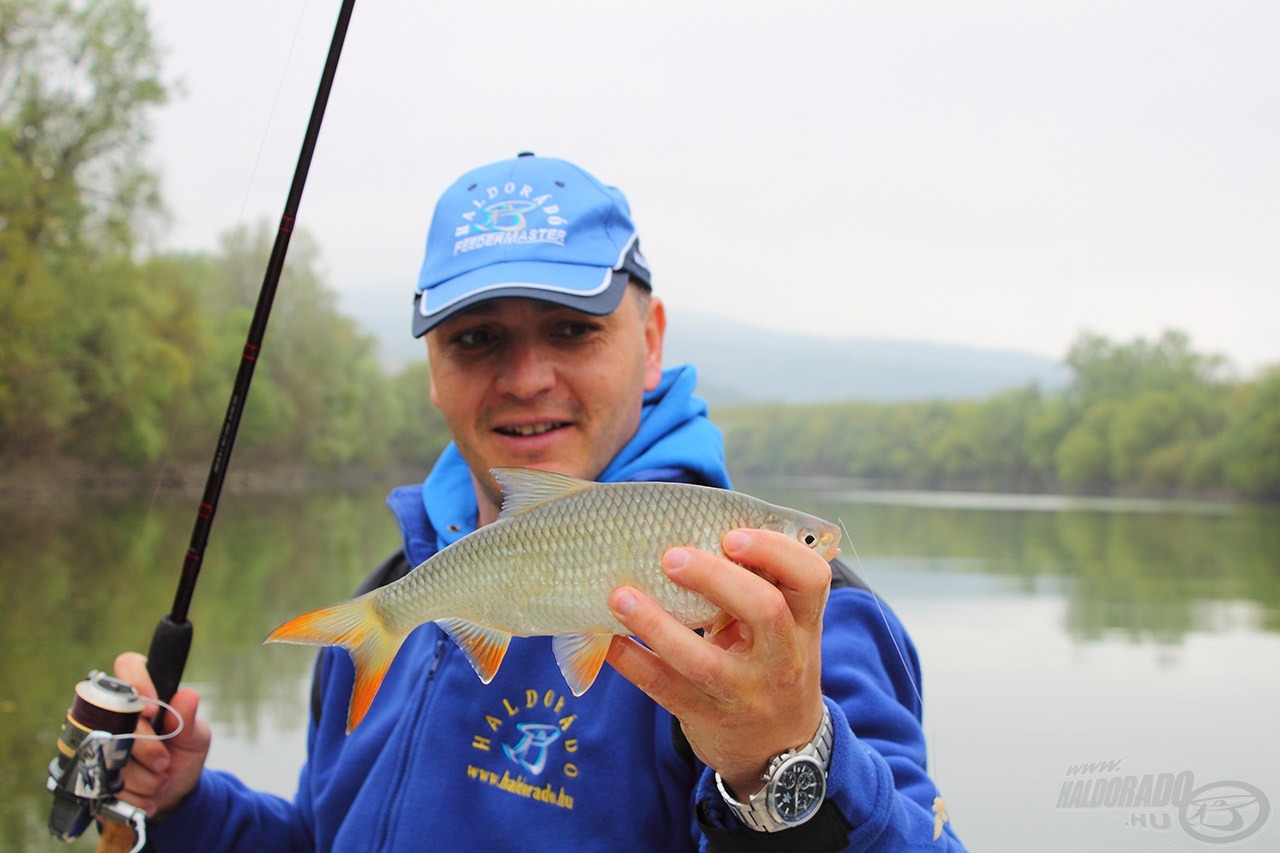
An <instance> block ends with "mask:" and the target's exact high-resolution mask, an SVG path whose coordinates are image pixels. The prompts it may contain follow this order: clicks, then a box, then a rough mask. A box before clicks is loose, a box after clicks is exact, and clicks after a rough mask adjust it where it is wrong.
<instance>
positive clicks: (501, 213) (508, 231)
mask: <svg viewBox="0 0 1280 853" xmlns="http://www.w3.org/2000/svg"><path fill="white" fill-rule="evenodd" d="M533 192H534V190H533V187H531V186H529V185H528V184H523V185H520V186H519V187H518V188H517V184H516V183H515V181H507V182H506V183H505V184H504V185H503V186H502V187H501V188H499V187H498V186H496V185H494V186H491V187H487V188H485V190H484V191H483V192H482V193H481V196H482V198H473V199H472V200H471V204H472V205H473V206H474V207H475V210H468V211H466V212H465V213H463V214H462V218H463V219H465V220H466V224H464V225H459V226H457V227H456V228H454V230H453V236H454V238H455V242H454V244H453V254H454V255H455V256H457V255H461V254H463V253H465V252H471V251H474V250H476V249H483V248H486V247H488V246H504V245H509V244H512V243H551V244H552V245H556V246H563V245H564V240H565V230H564V229H563V228H559V227H556V226H562V225H568V224H569V221H568V220H567V219H565V218H564V217H563V216H560V215H559V213H560V206H559V205H558V204H551V203H550V202H551V200H552V194H551V193H543V194H542V195H539V196H534V194H533ZM531 219H540V220H542V221H541V222H539V223H536V225H535V227H530V220H531ZM473 232H479V233H473Z"/></svg>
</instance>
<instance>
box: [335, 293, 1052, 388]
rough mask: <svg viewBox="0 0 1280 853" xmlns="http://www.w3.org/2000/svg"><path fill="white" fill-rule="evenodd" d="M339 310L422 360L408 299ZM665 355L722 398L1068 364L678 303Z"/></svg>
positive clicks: (995, 383) (396, 355) (1013, 380)
mask: <svg viewBox="0 0 1280 853" xmlns="http://www.w3.org/2000/svg"><path fill="white" fill-rule="evenodd" d="M342 307H343V310H344V311H346V313H347V314H348V315H350V316H351V317H353V318H354V319H355V320H356V321H357V322H358V323H359V324H360V326H361V327H362V328H363V329H365V330H366V331H367V332H369V333H370V334H372V335H373V336H374V337H375V338H377V340H378V347H379V356H380V358H381V360H382V362H383V364H384V365H385V366H386V367H388V368H389V369H392V370H398V369H400V368H401V367H403V366H404V365H406V364H408V363H410V362H414V361H423V360H425V358H426V346H425V345H424V344H423V343H422V341H420V340H415V339H413V338H412V337H411V336H410V334H409V311H410V306H409V305H408V304H405V305H404V306H402V307H399V308H397V307H396V306H394V305H391V304H389V301H388V300H368V301H365V302H364V303H359V302H356V301H354V300H343V305H342ZM664 355H665V362H666V364H668V365H673V364H682V363H684V362H692V363H693V364H695V365H697V367H698V387H699V393H700V394H701V395H702V396H704V397H706V398H707V400H708V401H710V402H712V403H714V404H716V405H720V406H726V405H735V404H740V403H755V402H784V403H814V402H824V401H835V400H878V401H889V400H916V399H926V398H943V399H952V400H954V399H966V398H968V399H978V398H982V397H987V396H989V395H991V394H993V393H995V392H998V391H1003V390H1006V389H1009V388H1018V387H1023V386H1026V385H1029V384H1031V383H1038V384H1039V385H1040V386H1041V387H1042V388H1045V389H1046V390H1047V389H1055V388H1061V387H1063V386H1064V385H1066V384H1067V381H1068V379H1069V376H1068V373H1067V370H1066V368H1065V367H1063V366H1062V365H1060V364H1058V363H1057V362H1054V361H1053V360H1051V359H1048V358H1044V357H1043V356H1038V355H1032V354H1030V353H1025V352H1017V351H1013V350H995V349H981V348H978V347H965V346H954V345H949V344H934V343H923V342H920V341H899V340H887V339H878V338H829V337H818V336H816V335H802V334H795V333H787V332H774V331H769V330H767V329H762V328H759V327H755V326H750V325H747V324H744V323H737V322H734V321H732V320H726V319H724V318H722V317H710V316H707V315H698V314H689V313H683V314H681V315H680V316H679V317H672V318H671V320H670V324H669V326H668V328H667V341H666V352H665V354H664Z"/></svg>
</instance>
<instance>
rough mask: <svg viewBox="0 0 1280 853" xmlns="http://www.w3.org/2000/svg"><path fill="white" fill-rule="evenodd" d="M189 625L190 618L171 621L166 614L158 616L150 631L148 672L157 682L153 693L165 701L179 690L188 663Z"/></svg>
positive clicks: (190, 627)
mask: <svg viewBox="0 0 1280 853" xmlns="http://www.w3.org/2000/svg"><path fill="white" fill-rule="evenodd" d="M191 633H192V625H191V623H190V622H189V621H186V622H174V621H173V620H172V619H170V618H169V614H167V613H166V614H165V615H164V616H161V617H160V622H159V624H157V625H156V632H155V633H154V634H152V635H151V650H150V651H149V652H147V672H149V673H150V674H151V683H152V684H154V685H155V686H156V695H157V696H159V697H160V699H161V700H163V701H165V702H168V701H169V700H170V699H172V698H173V694H174V693H176V692H178V682H180V681H182V670H183V669H184V668H186V665H187V653H188V652H190V651H191Z"/></svg>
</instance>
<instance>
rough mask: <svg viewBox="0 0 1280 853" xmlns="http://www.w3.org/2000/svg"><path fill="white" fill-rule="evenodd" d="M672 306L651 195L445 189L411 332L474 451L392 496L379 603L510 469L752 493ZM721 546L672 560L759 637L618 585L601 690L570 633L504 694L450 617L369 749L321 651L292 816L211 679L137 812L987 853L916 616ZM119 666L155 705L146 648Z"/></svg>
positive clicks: (481, 834)
mask: <svg viewBox="0 0 1280 853" xmlns="http://www.w3.org/2000/svg"><path fill="white" fill-rule="evenodd" d="M651 290H652V282H651V278H650V273H649V267H648V264H647V262H646V261H645V259H644V257H643V256H642V255H641V254H640V249H639V242H638V239H637V235H636V229H635V226H634V225H633V223H632V220H631V212H630V209H629V207H628V205H627V201H626V199H625V198H624V197H623V195H622V193H621V192H620V191H618V190H617V189H615V188H613V187H608V186H605V185H604V184H602V183H600V182H599V181H598V180H596V179H595V178H594V177H592V176H591V175H590V174H588V173H586V172H585V171H583V170H582V169H580V168H578V167H577V166H574V165H573V164H571V163H567V162H565V161H562V160H555V159H550V158H541V157H534V156H532V155H520V156H519V157H517V158H515V159H512V160H507V161H502V162H499V163H494V164H491V165H488V166H484V167H481V168H479V169H476V170H474V171H471V172H468V173H467V174H465V175H463V176H462V177H461V178H460V179H459V180H458V181H457V182H455V183H454V184H453V185H452V186H451V187H449V189H448V190H446V191H445V193H444V195H443V196H442V197H441V199H440V201H439V202H438V204H437V205H436V209H435V215H434V217H433V219H432V223H431V228H430V231H429V234H428V238H427V250H426V257H425V259H424V262H423V267H422V272H421V275H420V277H419V281H418V288H417V295H416V297H415V300H414V317H413V331H414V334H415V335H417V336H425V337H426V341H427V349H428V353H429V356H430V362H431V389H430V393H431V399H432V402H433V403H434V404H435V405H436V406H437V407H438V408H439V409H440V411H441V412H442V413H443V415H444V418H445V421H446V423H447V424H448V427H449V430H450V432H451V434H452V437H453V442H452V443H451V444H450V445H449V447H448V448H446V450H445V451H444V452H443V453H442V454H441V456H440V458H439V459H438V460H437V462H436V464H435V466H434V467H433V469H432V471H431V472H430V474H429V476H428V477H427V478H426V481H425V482H424V483H422V484H421V485H414V486H408V487H403V488H400V489H397V490H395V491H394V492H393V493H392V494H391V496H390V498H389V499H388V503H389V504H390V506H391V509H392V511H393V513H394V514H395V516H396V519H397V521H398V522H399V525H400V529H401V531H402V533H403V534H404V548H403V551H402V552H399V553H397V554H395V555H393V557H392V558H391V559H389V560H388V561H387V562H386V563H385V564H384V565H383V566H381V567H379V568H378V570H377V571H375V572H374V574H373V575H371V576H370V578H369V579H368V581H367V582H366V584H365V588H366V589H367V588H373V587H375V586H379V585H382V584H386V583H389V582H390V581H392V580H395V579H396V578H398V577H401V576H403V575H404V574H405V573H407V572H408V571H409V569H410V568H411V567H412V566H415V565H418V564H419V563H421V562H422V561H424V560H426V559H427V558H428V557H430V556H431V555H432V554H434V553H435V552H436V551H437V550H439V549H441V548H443V547H445V546H447V545H449V544H451V543H453V542H456V541H457V540H458V539H460V538H461V537H463V536H465V535H466V534H467V533H470V532H471V531H473V530H475V529H476V528H477V527H479V526H483V525H485V524H488V523H490V522H492V521H493V520H494V519H495V518H496V517H497V514H498V510H499V507H500V506H501V502H502V495H501V492H500V490H499V488H498V485H497V483H496V482H495V481H494V479H493V477H492V476H491V475H490V473H489V469H490V468H493V467H500V466H512V465H518V466H527V467H533V468H540V469H545V470H549V471H556V472H560V473H565V474H571V475H574V476H577V477H583V478H587V479H593V480H601V481H607V482H613V481H625V480H666V481H678V482H690V483H700V484H704V485H709V486H716V487H722V488H727V487H728V486H729V478H728V474H727V472H726V470H725V465H724V452H723V446H722V443H721V438H720V433H719V431H718V430H717V429H716V427H715V426H714V425H712V423H711V422H710V421H709V420H708V419H707V412H706V406H705V404H703V402H702V401H701V400H699V399H698V398H696V397H694V396H693V388H694V385H695V383H696V379H695V376H694V372H693V369H692V368H691V367H687V366H686V367H680V368H675V369H671V370H667V371H663V369H662V341H663V335H664V332H665V328H666V316H665V313H664V308H663V305H662V302H661V301H660V300H659V299H658V298H656V297H655V296H653V295H652V293H651ZM722 548H723V551H724V555H725V556H722V555H718V554H711V553H707V552H703V551H697V550H692V549H688V548H672V549H670V550H668V551H667V552H666V554H665V555H664V557H663V569H664V571H666V573H667V574H668V575H669V576H670V577H671V578H672V580H674V581H675V582H676V583H678V584H681V585H683V586H685V587H688V588H690V589H693V590H695V591H697V592H699V593H702V594H703V595H705V596H706V597H707V598H709V599H710V600H711V601H713V602H714V603H716V604H717V605H719V606H721V607H722V608H724V609H725V610H727V611H728V612H729V613H730V614H732V615H733V616H734V617H736V618H737V622H736V623H735V624H734V625H733V626H732V627H730V628H727V629H726V630H724V631H721V632H719V633H718V634H716V635H715V637H714V638H709V637H704V636H702V635H700V634H698V633H695V632H693V631H690V630H688V629H687V628H685V627H683V626H682V625H681V624H680V623H678V622H677V621H676V620H675V619H674V618H672V617H671V616H670V615H669V614H667V613H666V612H664V611H663V610H662V609H661V608H660V607H658V606H657V605H656V604H655V603H654V602H653V601H651V600H650V599H648V598H647V597H646V596H645V595H644V594H643V593H641V592H640V591H639V590H637V589H634V588H631V587H623V588H621V589H618V590H615V591H614V592H613V593H612V595H611V596H610V598H609V602H608V604H609V607H610V609H611V610H612V612H613V613H614V615H615V616H616V617H617V619H618V620H619V621H620V622H622V624H623V625H625V626H626V627H627V628H628V629H629V630H630V631H631V632H632V633H633V634H634V635H635V636H636V637H637V638H638V639H639V640H640V641H642V642H637V641H636V640H633V639H624V638H615V640H614V641H613V646H612V648H611V650H610V653H609V658H608V659H609V662H610V663H611V664H612V669H606V670H604V671H602V672H601V673H600V675H599V678H598V679H597V681H596V683H595V685H594V686H593V687H592V689H591V690H590V691H588V692H587V693H585V694H583V695H582V696H573V695H572V694H571V693H570V692H569V691H568V690H567V689H566V688H565V684H564V681H563V679H562V678H561V677H560V675H559V671H558V670H557V668H556V664H555V658H554V655H553V654H552V650H551V648H550V646H551V640H550V638H548V637H533V638H524V639H520V638H517V639H515V640H513V641H512V642H511V645H510V647H509V648H508V651H507V655H506V658H505V659H504V662H503V666H502V667H501V669H500V670H499V671H498V673H497V675H496V676H495V677H494V679H493V681H492V682H491V683H490V684H488V685H485V684H482V683H481V682H480V681H479V680H478V679H476V677H475V675H474V673H473V672H472V669H471V666H470V664H469V663H468V662H467V660H466V658H465V657H464V655H463V654H462V653H461V652H460V650H459V649H458V647H457V646H456V645H455V644H454V643H453V641H452V640H450V639H449V638H448V636H447V635H446V634H444V633H443V631H442V630H441V629H440V628H438V627H437V626H436V625H435V624H428V625H424V626H422V627H420V628H419V629H417V630H416V631H414V632H413V633H412V634H411V635H410V636H409V637H408V639H407V640H406V641H405V643H404V645H403V646H402V647H401V650H400V652H399V654H398V655H397V656H396V658H395V661H394V662H393V663H392V665H391V667H390V669H389V670H388V672H387V675H386V678H385V680H384V681H383V683H382V686H381V688H380V690H379V691H378V694H377V697H376V699H374V701H373V704H372V706H371V707H370V708H369V711H368V714H367V716H366V717H365V718H364V720H363V722H362V723H361V724H360V726H359V727H358V728H357V729H356V730H355V731H354V732H352V733H351V734H350V735H348V734H346V719H347V716H346V715H347V703H348V699H349V697H350V696H351V689H352V682H353V669H352V665H351V662H350V659H349V658H348V656H347V654H346V653H345V652H343V651H341V650H335V649H327V650H325V651H324V652H322V653H321V655H320V658H319V660H318V662H317V666H316V674H315V686H314V692H313V703H312V720H311V728H310V731H309V735H308V761H307V764H306V766H305V767H304V768H303V771H302V774H301V777H300V780H299V788H298V793H297V795H296V797H295V799H294V801H292V802H289V801H286V800H282V799H280V798H278V797H273V796H270V795H266V794H260V793H257V792H253V791H251V790H249V789H248V788H246V787H245V786H244V785H243V784H242V783H241V782H240V781H239V780H237V779H236V778H235V777H234V776H232V775H230V774H229V773H226V772H223V771H217V770H211V769H205V768H204V761H205V757H206V755H207V752H208V746H209V742H210V730H209V727H208V725H207V724H205V723H204V722H203V720H199V719H196V718H195V714H196V704H197V697H196V695H195V693H194V691H191V690H189V689H185V690H181V691H179V693H178V694H177V695H176V696H175V697H174V700H173V703H174V705H175V706H176V707H177V708H178V709H179V710H180V711H181V712H182V713H183V715H184V716H185V717H187V718H188V720H194V723H193V724H191V725H189V727H188V729H187V730H186V731H184V732H183V733H182V734H181V735H179V736H178V737H175V738H174V739H172V740H170V741H166V742H163V743H160V742H154V741H142V742H139V743H138V744H137V745H136V746H135V748H134V753H133V759H132V760H131V761H130V764H129V767H128V768H127V770H126V772H125V780H126V784H127V791H126V795H125V796H126V799H129V800H130V801H132V802H135V803H138V804H140V805H142V806H144V807H145V808H147V809H148V810H149V811H150V812H151V813H153V814H155V815H156V817H157V822H156V825H155V826H154V828H153V838H154V840H155V841H156V844H157V846H158V847H159V848H160V849H177V850H201V849H207V850H230V849H235V850H289V849H299V850H302V849H313V848H319V849H324V850H328V849H346V850H394V849H424V848H425V849H468V850H474V849H479V850H522V851H527V850H682V849H689V850H693V849H698V848H702V849H713V850H774V849H777V850H804V851H821V850H845V849H848V850H877V851H879V850H884V851H889V850H961V849H962V847H961V845H960V843H959V841H958V840H957V839H956V837H955V836H954V834H953V833H952V831H951V828H950V826H949V825H944V824H943V821H942V815H943V814H945V812H944V811H943V810H942V809H940V808H938V807H937V806H938V804H937V803H936V800H935V798H936V797H937V791H936V789H935V787H934V785H933V783H932V781H931V780H930V779H929V777H928V775H927V773H926V771H925V767H924V764H925V743H924V736H923V734H922V732H921V726H920V713H921V709H920V705H919V701H918V695H919V694H918V693H917V689H916V685H918V684H919V677H920V676H919V666H918V664H917V661H916V656H915V652H914V648H913V647H912V645H911V641H910V639H909V637H908V636H907V634H906V632H905V630H904V629H903V628H902V626H901V625H900V624H899V623H898V621H897V620H896V618H895V617H894V616H893V614H892V613H888V612H887V611H882V610H881V608H880V607H879V605H878V603H877V602H876V601H875V599H874V597H873V596H872V595H871V594H870V592H869V591H868V590H867V589H866V588H865V586H863V585H861V584H860V583H859V582H858V581H857V579H856V578H854V577H853V576H852V575H851V574H849V573H848V571H847V570H846V569H844V568H843V567H841V566H840V565H839V564H838V563H837V564H833V566H829V565H828V564H827V563H826V562H825V561H824V560H823V559H822V557H820V556H818V555H817V554H815V553H814V552H813V551H811V550H810V549H809V548H807V547H805V545H803V544H802V543H800V542H798V541H796V540H794V539H789V538H787V537H785V536H783V535H781V534H778V533H774V532H770V531H763V530H737V531H732V532H730V533H728V534H726V536H725V537H724V539H723V541H722ZM742 566H746V567H748V568H750V569H753V570H754V571H743V569H742ZM117 674H118V675H120V676H121V677H124V678H126V679H128V680H130V681H131V682H133V683H134V684H136V685H138V687H139V688H140V689H141V690H143V691H145V692H151V688H150V682H149V681H148V679H147V676H146V669H145V662H144V661H143V660H142V658H141V657H140V656H138V655H133V654H126V655H122V656H121V657H120V658H119V659H118V660H117ZM141 728H142V730H144V731H145V730H146V724H145V723H143V724H141Z"/></svg>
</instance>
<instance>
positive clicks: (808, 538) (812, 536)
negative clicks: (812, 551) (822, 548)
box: [800, 530, 818, 548]
mask: <svg viewBox="0 0 1280 853" xmlns="http://www.w3.org/2000/svg"><path fill="white" fill-rule="evenodd" d="M800 541H801V542H803V543H804V544H805V545H806V546H808V547H810V548H812V547H813V546H814V545H816V544H818V534H816V533H814V532H813V531H812V530H802V531H800Z"/></svg>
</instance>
